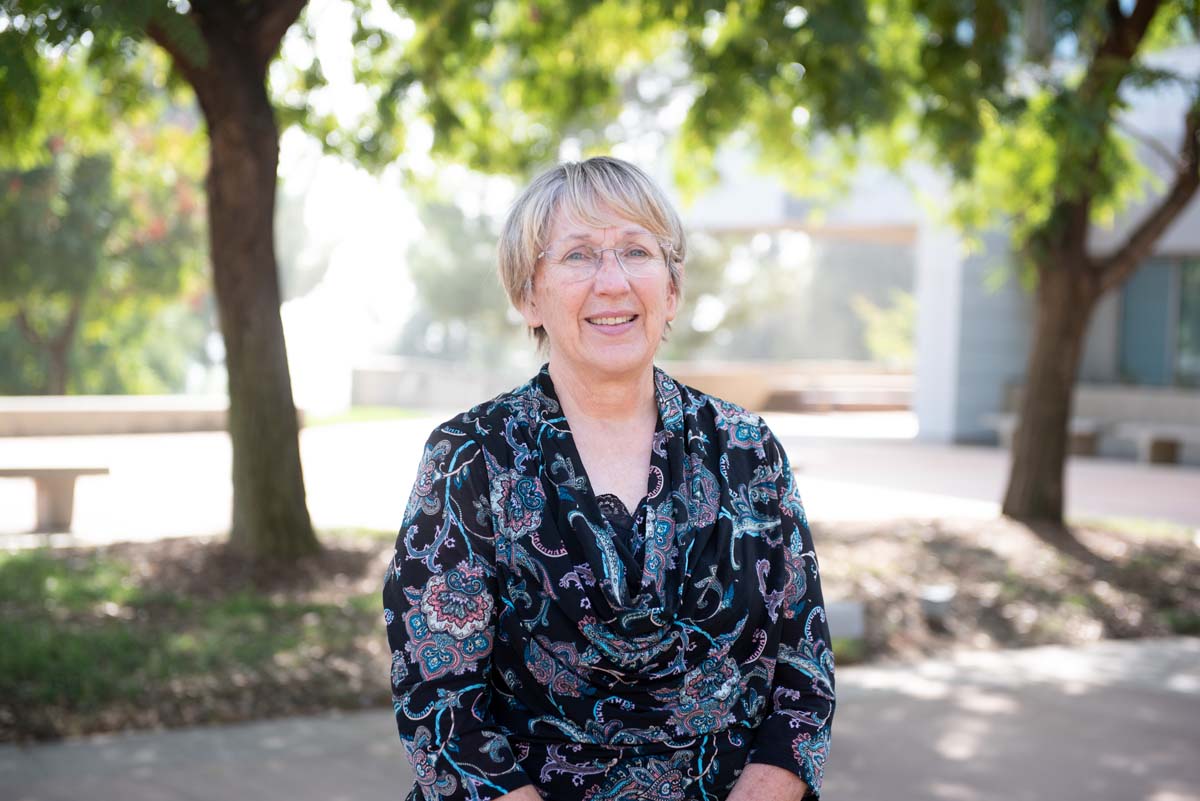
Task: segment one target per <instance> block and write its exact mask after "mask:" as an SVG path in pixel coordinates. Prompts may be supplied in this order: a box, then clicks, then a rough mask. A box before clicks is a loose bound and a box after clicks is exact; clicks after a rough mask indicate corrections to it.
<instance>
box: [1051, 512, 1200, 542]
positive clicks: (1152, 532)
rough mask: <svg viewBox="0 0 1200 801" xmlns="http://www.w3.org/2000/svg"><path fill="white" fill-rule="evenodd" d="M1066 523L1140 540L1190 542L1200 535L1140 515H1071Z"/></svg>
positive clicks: (1173, 524) (1178, 526) (1189, 528)
mask: <svg viewBox="0 0 1200 801" xmlns="http://www.w3.org/2000/svg"><path fill="white" fill-rule="evenodd" d="M1067 523H1068V524H1069V525H1071V526H1080V527H1084V528H1096V529H1101V530H1103V531H1112V532H1118V533H1120V534H1123V535H1125V536H1132V537H1136V538H1137V539H1141V540H1159V541H1163V542H1173V543H1186V542H1192V541H1193V538H1196V537H1200V529H1195V528H1192V527H1191V526H1185V525H1182V524H1180V523H1173V522H1171V521H1169V520H1154V519H1150V518H1141V517H1118V516H1108V517H1079V518H1074V517H1073V518H1070V519H1069V520H1068V521H1067Z"/></svg>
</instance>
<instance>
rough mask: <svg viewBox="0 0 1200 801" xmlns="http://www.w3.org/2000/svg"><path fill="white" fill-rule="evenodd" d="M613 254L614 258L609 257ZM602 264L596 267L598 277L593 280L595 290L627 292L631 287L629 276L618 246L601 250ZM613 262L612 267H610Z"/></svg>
mask: <svg viewBox="0 0 1200 801" xmlns="http://www.w3.org/2000/svg"><path fill="white" fill-rule="evenodd" d="M608 254H611V256H612V258H611V259H610V258H608ZM598 255H599V257H600V266H599V267H598V268H596V278H595V280H594V282H593V286H594V287H595V291H596V292H598V293H600V294H604V293H617V292H625V291H627V290H628V289H629V276H628V275H626V274H625V266H624V265H623V264H621V257H620V256H618V255H617V249H616V248H605V249H604V250H601V251H599V254H598ZM610 264H611V267H610Z"/></svg>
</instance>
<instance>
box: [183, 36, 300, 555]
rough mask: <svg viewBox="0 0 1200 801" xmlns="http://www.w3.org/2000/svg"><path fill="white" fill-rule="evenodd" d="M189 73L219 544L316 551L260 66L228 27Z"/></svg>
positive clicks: (261, 551)
mask: <svg viewBox="0 0 1200 801" xmlns="http://www.w3.org/2000/svg"><path fill="white" fill-rule="evenodd" d="M205 38H206V40H207V41H208V46H209V55H210V60H209V66H208V68H207V69H205V70H204V71H203V72H202V73H201V74H200V75H198V76H196V77H195V78H194V80H193V87H194V88H195V90H196V94H197V97H198V98H199V100H200V105H201V108H202V109H203V111H204V116H205V120H206V122H207V123H208V131H209V143H210V165H209V172H208V179H207V189H208V218H209V240H210V248H211V254H212V267H213V283H214V286H215V288H216V297H217V306H218V311H219V317H220V323H221V332H222V334H223V335H224V339H225V354H226V356H225V361H226V369H227V370H228V374H229V433H230V437H231V438H232V440H233V521H232V528H231V530H230V539H229V541H230V544H231V546H232V547H234V548H235V549H236V550H238V551H239V552H241V553H244V554H245V555H246V556H248V557H249V558H252V559H255V560H267V559H270V560H289V559H294V558H296V557H299V556H302V555H304V554H308V553H313V552H316V551H318V550H320V543H319V542H318V541H317V538H316V535H315V533H314V532H313V526H312V521H311V519H310V518H309V515H308V507H307V505H306V503H305V492H304V478H303V474H302V471H301V467H300V447H299V426H298V425H297V419H296V407H295V403H294V401H293V398H292V385H291V376H290V374H289V372H288V363H287V352H286V347H285V343H284V338H283V321H282V319H281V317H280V314H279V304H280V295H279V276H278V267H277V265H276V262H275V241H274V224H273V221H274V214H275V183H276V169H277V166H278V161H279V132H278V129H277V127H276V125H275V117H274V113H273V111H272V108H271V105H270V101H269V99H268V97H267V91H266V75H265V70H264V68H263V67H261V66H259V65H257V64H256V63H255V59H254V57H253V55H252V53H251V52H249V48H247V47H244V46H241V45H242V44H243V43H240V42H239V41H238V40H237V37H236V36H229V37H223V36H213V35H208V36H206V37H205Z"/></svg>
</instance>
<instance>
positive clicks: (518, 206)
mask: <svg viewBox="0 0 1200 801" xmlns="http://www.w3.org/2000/svg"><path fill="white" fill-rule="evenodd" d="M601 206H607V207H609V208H611V209H612V210H613V211H615V212H616V213H617V214H619V215H621V216H622V217H624V218H626V219H628V220H629V221H631V222H634V223H637V224H638V225H640V226H642V227H643V228H645V229H646V230H647V231H649V232H650V233H651V234H653V235H654V236H655V237H657V238H658V239H659V240H660V241H662V242H663V243H664V252H665V255H666V257H667V268H668V271H669V272H670V277H671V287H672V289H674V290H675V294H676V296H677V297H678V298H679V299H680V300H682V299H683V260H684V257H685V255H686V253H687V242H686V240H685V238H684V234H683V224H682V223H681V222H680V220H679V215H678V214H677V213H676V212H675V209H674V207H672V205H671V202H670V201H669V200H668V199H667V196H666V194H665V193H664V192H663V191H662V189H660V188H659V187H658V185H657V184H656V183H654V181H653V179H651V178H650V176H649V175H647V174H646V173H645V172H644V171H643V170H642V169H640V168H639V167H637V166H635V165H633V164H630V163H629V162H627V161H622V160H621V159H616V158H612V157H610V156H596V157H595V158H590V159H587V160H586V161H569V162H565V163H563V164H559V165H558V166H557V167H553V168H551V169H549V170H547V171H546V172H543V173H542V174H541V175H539V176H538V177H537V178H534V179H533V182H532V183H530V184H529V186H528V187H526V188H525V191H523V192H522V193H521V195H520V196H519V197H518V198H517V199H516V201H515V202H514V203H513V205H512V208H511V209H510V210H509V212H508V217H507V218H506V219H505V221H504V227H503V228H502V229H501V231H500V244H499V271H500V282H501V283H502V284H504V291H505V292H506V293H508V298H509V300H511V301H512V303H513V305H514V306H517V307H518V308H520V307H521V306H522V305H524V304H525V303H526V302H528V300H529V296H530V294H531V293H532V292H533V272H534V268H535V267H536V266H537V259H538V254H539V253H541V252H542V251H543V250H545V249H546V246H547V244H548V243H547V242H546V237H547V236H548V235H549V233H550V226H551V221H552V220H553V219H554V215H555V214H557V213H558V212H560V211H564V212H566V213H567V214H569V215H571V216H573V217H574V218H576V219H578V220H580V221H582V222H584V223H587V224H589V225H599V224H601V223H603V222H604V220H603V219H602V218H601V217H600V215H599V211H598V210H599V208H600V207H601ZM668 326H669V324H668ZM533 336H534V338H535V339H536V340H537V343H538V346H539V347H544V346H545V344H546V341H547V340H546V331H545V329H544V328H542V327H541V326H538V327H537V328H534V329H533Z"/></svg>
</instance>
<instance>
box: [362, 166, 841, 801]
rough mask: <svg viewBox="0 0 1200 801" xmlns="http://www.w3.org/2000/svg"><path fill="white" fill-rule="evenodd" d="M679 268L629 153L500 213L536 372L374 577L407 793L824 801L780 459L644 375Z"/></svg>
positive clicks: (809, 568) (821, 659) (822, 755)
mask: <svg viewBox="0 0 1200 801" xmlns="http://www.w3.org/2000/svg"><path fill="white" fill-rule="evenodd" d="M684 255H685V243H684V236H683V230H682V226H681V224H680V222H679V219H678V216H677V215H676V214H675V212H674V211H673V210H672V208H671V206H670V204H669V202H668V201H667V200H666V198H665V196H664V195H663V193H662V192H661V190H660V189H659V188H658V187H657V186H655V184H654V183H653V182H652V181H651V180H650V179H649V177H647V176H646V174H645V173H643V172H642V171H641V170H639V169H638V168H637V167H634V166H633V165H631V164H628V163H626V162H623V161H620V160H617V159H612V158H594V159H589V160H587V161H584V162H582V163H572V164H564V165H561V166H559V167H556V168H554V169H552V170H550V171H549V172H546V173H544V174H543V175H541V176H540V177H538V178H537V179H536V180H535V181H534V182H533V183H532V184H531V185H530V186H529V188H528V189H526V190H525V192H524V193H523V194H522V195H521V196H520V197H519V198H518V199H517V201H516V203H515V204H514V206H513V209H512V211H511V212H510V214H509V216H508V219H507V221H506V223H505V226H504V231H503V233H502V239H501V243H500V274H501V277H502V279H503V282H504V285H505V288H506V290H507V292H508V294H509V297H510V298H511V300H512V301H513V303H514V305H515V306H516V307H517V308H518V309H519V310H520V311H521V314H522V315H523V316H524V318H525V320H526V321H527V323H528V324H529V326H530V328H531V329H532V330H533V332H534V334H535V336H536V337H537V338H538V341H539V343H541V344H544V345H548V346H549V361H548V363H547V364H546V365H545V366H543V367H542V369H541V371H540V372H539V373H538V374H537V375H536V376H534V378H533V379H532V380H530V381H529V382H528V383H526V384H525V385H523V386H521V387H519V388H517V389H514V390H512V391H511V392H507V393H504V394H502V395H499V396H497V397H496V398H494V399H492V400H490V401H488V402H486V403H483V404H480V405H478V406H476V407H474V408H473V409H471V410H470V411H468V412H466V413H464V414H462V415H459V416H457V417H455V418H453V419H452V420H449V421H447V422H446V423H444V424H443V425H441V426H439V427H438V428H437V429H436V430H434V432H433V433H432V434H431V435H430V437H429V439H428V442H427V443H426V445H425V453H424V456H423V458H422V461H421V465H420V471H419V474H418V477H417V481H416V485H415V486H414V487H413V490H412V494H411V496H410V497H409V501H408V506H407V509H406V511H405V515H404V520H403V525H402V528H401V530H400V533H399V536H398V538H397V541H396V552H395V556H394V558H393V561H392V564H391V565H390V567H389V570H388V573H387V576H386V579H385V581H384V588H383V603H384V607H385V611H384V619H385V622H386V625H387V635H388V641H389V644H390V646H391V650H392V670H391V682H392V690H393V698H394V707H395V713H396V721H397V724H398V726H399V730H400V737H401V740H402V741H403V743H404V745H405V747H406V750H407V752H408V755H409V758H410V759H411V761H412V764H413V768H414V770H415V773H416V785H415V786H414V788H413V791H412V793H411V794H410V795H409V798H410V799H417V798H420V797H421V795H422V794H423V797H424V798H426V799H443V798H444V799H468V798H470V799H475V798H485V799H494V798H503V799H505V801H536V799H538V798H544V799H555V800H556V801H559V800H561V801H575V799H584V800H585V801H600V800H601V799H655V800H656V801H657V800H662V801H666V800H667V799H714V800H715V799H725V798H728V799H733V800H734V801H737V800H738V799H740V800H741V801H773V800H775V799H780V800H782V799H801V798H804V799H813V798H817V797H819V793H820V784H821V776H822V770H823V768H824V763H825V760H826V758H827V756H828V753H829V739H830V731H831V724H832V719H833V710H834V681H833V670H834V662H833V652H832V651H831V650H830V647H829V644H830V639H829V632H828V628H827V626H826V621H825V611H824V606H823V599H822V595H821V586H820V577H819V573H818V565H817V558H816V553H815V551H814V549H813V542H812V537H811V534H810V533H809V529H808V523H807V520H806V518H805V513H804V508H803V507H802V505H801V502H800V496H799V494H798V492H797V490H796V487H795V484H794V483H793V479H792V472H791V469H790V468H789V466H788V460H787V456H786V455H785V454H784V451H783V449H782V448H781V447H780V445H779V443H778V441H777V440H776V439H775V437H774V436H773V435H772V434H771V432H770V430H769V429H768V428H767V426H766V425H765V424H764V423H763V422H762V420H761V419H759V418H758V417H757V416H755V415H753V414H750V413H748V412H746V411H745V410H743V409H741V408H740V407H738V406H735V405H733V404H731V403H727V402H725V401H722V400H719V399H717V398H714V397H711V396H707V395H705V394H703V393H701V392H698V391H697V390H694V389H692V388H690V387H686V386H683V385H681V384H679V383H678V382H676V381H674V380H672V379H671V378H670V377H669V376H668V375H666V374H665V373H664V372H662V371H661V370H659V369H658V368H656V367H655V366H654V364H653V359H654V354H655V351H656V350H657V348H658V345H659V343H660V342H661V341H662V339H663V335H664V332H665V331H666V329H667V328H668V327H669V324H670V321H671V320H673V319H674V318H675V314H676V311H677V310H678V307H679V301H680V294H681V291H682V277H683V264H684ZM418 791H419V792H418Z"/></svg>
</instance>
